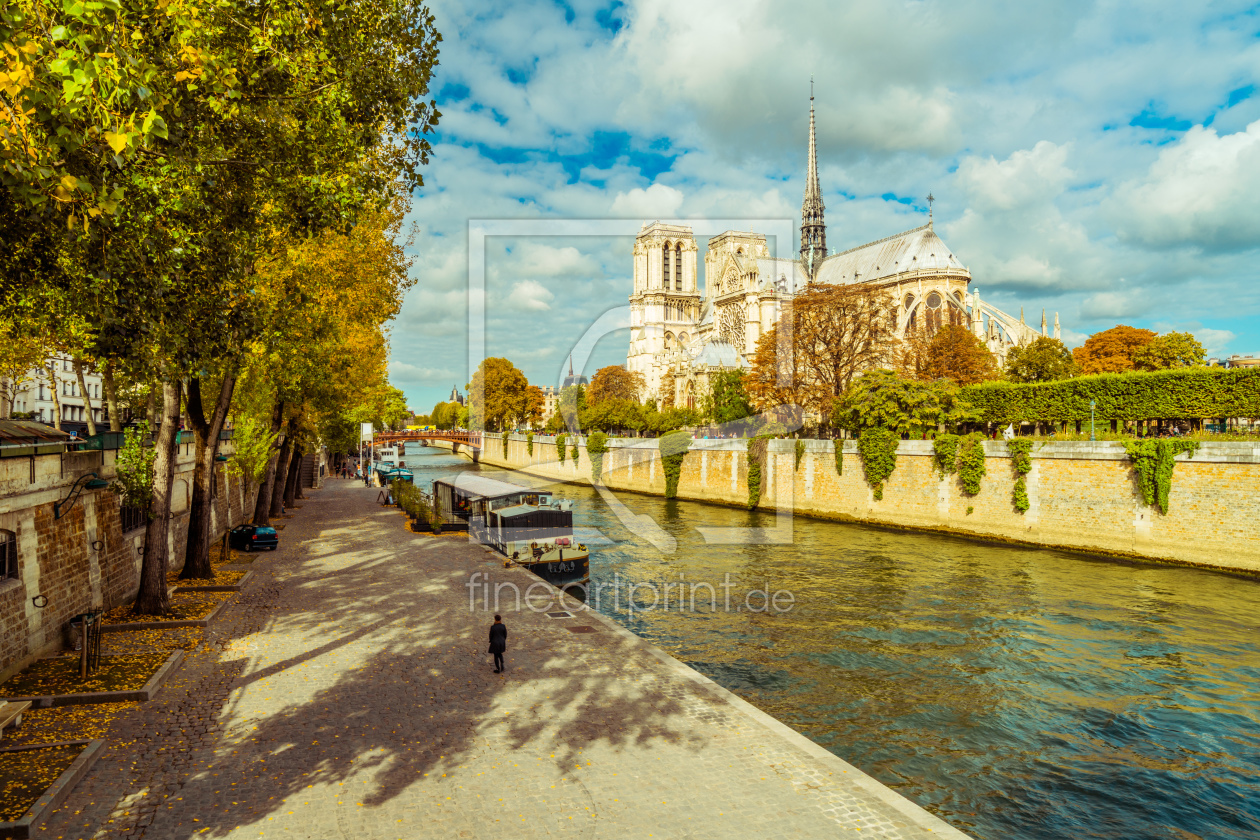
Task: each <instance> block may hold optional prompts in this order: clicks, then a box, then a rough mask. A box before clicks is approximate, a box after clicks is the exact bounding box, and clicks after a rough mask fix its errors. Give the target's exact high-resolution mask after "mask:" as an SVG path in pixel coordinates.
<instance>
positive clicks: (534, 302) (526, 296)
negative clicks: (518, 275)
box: [507, 280, 556, 312]
mask: <svg viewBox="0 0 1260 840" xmlns="http://www.w3.org/2000/svg"><path fill="white" fill-rule="evenodd" d="M555 297H556V296H555V295H553V294H552V293H551V292H549V291H547V289H546V288H544V287H543V286H542V284H540V283H538V282H536V281H534V280H522V281H521V282H519V283H517V284H515V285H513V286H512V291H511V293H510V294H509V295H508V296H507V304H508V305H509V306H511V307H513V308H516V309H522V310H525V311H528V312H546V311H548V310H549V309H551V301H552V300H554V299H555Z"/></svg>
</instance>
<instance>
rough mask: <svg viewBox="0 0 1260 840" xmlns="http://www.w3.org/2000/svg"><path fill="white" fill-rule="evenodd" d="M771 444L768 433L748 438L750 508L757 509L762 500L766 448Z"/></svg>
mask: <svg viewBox="0 0 1260 840" xmlns="http://www.w3.org/2000/svg"><path fill="white" fill-rule="evenodd" d="M769 446H770V437H769V436H768V435H758V436H757V437H755V438H749V440H748V509H749V510H756V509H757V505H758V504H759V503H760V502H761V469H762V467H763V466H764V465H765V463H766V450H767V449H768V448H769Z"/></svg>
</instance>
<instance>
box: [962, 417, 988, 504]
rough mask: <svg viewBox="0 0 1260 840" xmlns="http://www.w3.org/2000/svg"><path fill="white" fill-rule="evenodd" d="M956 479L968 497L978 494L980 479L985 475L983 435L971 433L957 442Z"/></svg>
mask: <svg viewBox="0 0 1260 840" xmlns="http://www.w3.org/2000/svg"><path fill="white" fill-rule="evenodd" d="M957 465H958V477H959V479H961V480H962V486H963V490H965V491H966V492H967V495H968V496H974V495H976V494H977V493H979V492H980V479H982V478H984V476H985V474H986V470H985V466H984V435H983V434H981V433H980V432H972V433H971V434H969V435H966V436H964V437H962V438H960V439H959V441H958V461H957Z"/></svg>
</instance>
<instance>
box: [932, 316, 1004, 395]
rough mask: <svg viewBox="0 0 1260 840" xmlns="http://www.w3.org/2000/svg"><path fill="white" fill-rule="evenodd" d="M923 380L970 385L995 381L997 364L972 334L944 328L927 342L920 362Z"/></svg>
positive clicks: (959, 328) (951, 326) (953, 327)
mask: <svg viewBox="0 0 1260 840" xmlns="http://www.w3.org/2000/svg"><path fill="white" fill-rule="evenodd" d="M923 362H924V365H923V376H922V378H924V379H929V380H932V379H948V380H950V381H952V382H954V383H955V384H958V385H972V384H974V383H976V382H983V381H984V380H986V379H996V378H997V360H996V359H994V358H993V354H992V353H990V352H989V349H988V348H987V347H985V346H984V342H982V341H981V340H980V339H979V338H977V337H976V336H975V335H974V334H973V333H972V332H971V330H969V329H967V328H966V327H963V326H959V325H957V324H945V325H944V326H942V327H941V328H940V329H939V330H937V331H936V334H935V335H933V336H932V338H931V341H929V342H928V346H927V352H926V353H925V355H924V359H923Z"/></svg>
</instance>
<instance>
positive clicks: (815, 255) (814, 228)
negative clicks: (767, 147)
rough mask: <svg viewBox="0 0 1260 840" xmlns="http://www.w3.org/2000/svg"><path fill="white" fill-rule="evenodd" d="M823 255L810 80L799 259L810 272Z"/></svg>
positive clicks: (824, 231)
mask: <svg viewBox="0 0 1260 840" xmlns="http://www.w3.org/2000/svg"><path fill="white" fill-rule="evenodd" d="M826 256H827V225H826V223H825V222H824V221H823V199H822V188H821V187H819V185H818V151H817V145H816V143H815V142H814V80H813V78H812V77H811V78H810V80H809V161H808V163H807V164H806V171H805V198H804V200H803V201H802V202H801V260H802V261H803V262H805V265H806V267H807V269H808V271H809V273H810V274H811V276H812V275H815V274H817V272H818V268H817V267H818V265H819V264H820V263H821V262H822V261H823V258H824V257H826Z"/></svg>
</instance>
